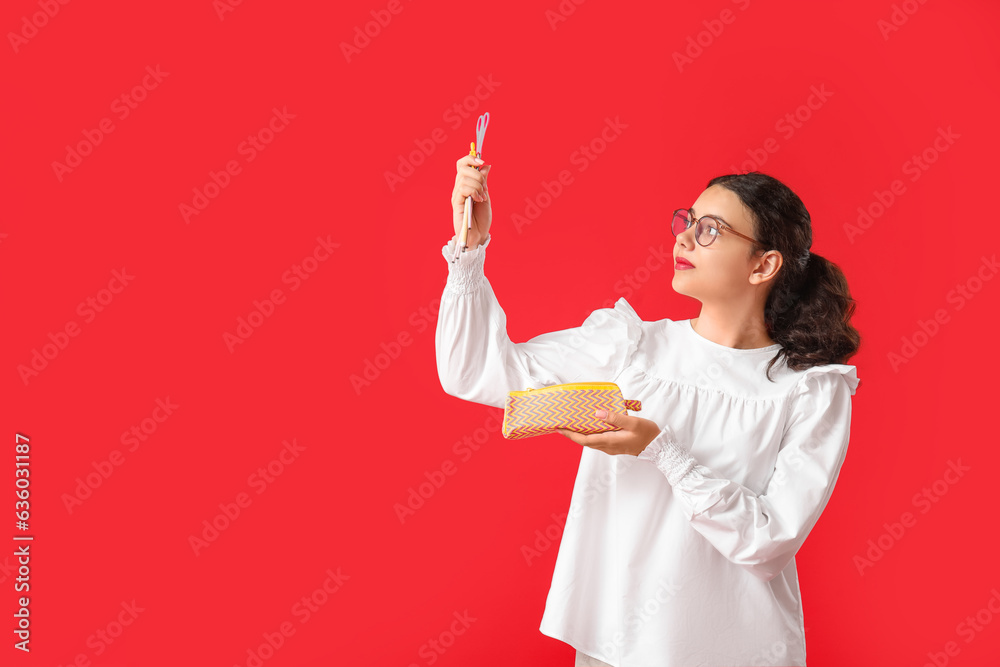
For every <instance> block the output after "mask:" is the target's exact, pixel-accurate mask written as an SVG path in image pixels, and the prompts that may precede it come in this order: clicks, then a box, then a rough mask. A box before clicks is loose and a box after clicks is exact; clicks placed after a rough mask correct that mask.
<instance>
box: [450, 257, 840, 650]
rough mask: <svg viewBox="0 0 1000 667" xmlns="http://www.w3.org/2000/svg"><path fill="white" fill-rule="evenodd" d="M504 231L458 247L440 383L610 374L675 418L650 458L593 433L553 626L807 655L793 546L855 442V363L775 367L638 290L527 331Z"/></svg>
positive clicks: (484, 387) (495, 386)
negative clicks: (498, 257)
mask: <svg viewBox="0 0 1000 667" xmlns="http://www.w3.org/2000/svg"><path fill="white" fill-rule="evenodd" d="M491 241H492V237H488V238H487V240H486V242H485V243H484V244H483V245H481V246H479V247H477V248H474V249H469V250H468V251H466V252H464V253H462V255H461V256H460V259H459V260H458V262H456V263H454V264H452V263H451V262H450V261H449V262H448V267H449V269H448V280H447V283H446V285H445V288H444V292H443V294H442V297H441V305H440V309H439V312H438V323H437V331H436V334H435V348H436V357H437V369H438V375H439V378H440V381H441V386H442V388H443V389H444V391H445V392H446V393H448V394H450V395H452V396H456V397H458V398H461V399H465V400H467V401H473V402H476V403H481V404H484V405H489V406H493V407H498V408H503V407H504V405H505V402H506V397H507V392H509V391H512V390H523V389H527V388H528V387H533V388H539V387H544V386H548V385H552V384H561V383H565V382H584V381H612V382H615V383H617V384H618V386H619V387H621V390H622V393H623V395H624V397H625V398H626V399H637V400H640V401H642V410H641V411H640V412H637V413H635V414H636V416H639V417H643V418H645V419H650V420H652V421H654V422H656V424H657V425H658V426H660V428H661V429H662V432H661V433H660V435H658V436H657V437H656V438H655V439H654V440H653V441H652V442H651V443H650V444H649V445H648V446H647V447H646V449H645V450H644V451H643V452H642V453H641V454H640V455H639V456H638V457H634V456H629V455H618V456H612V455H608V454H605V453H604V452H601V451H598V450H595V449H592V448H589V447H583V448H582V454H581V458H580V467H579V470H578V472H577V477H576V483H575V486H574V488H573V493H572V497H571V500H570V509H569V513H568V516H567V518H566V524H565V526H564V529H563V536H562V541H561V543H560V545H559V552H558V555H557V557H556V564H555V571H554V572H553V575H552V584H551V586H550V589H549V593H548V598H547V600H546V604H545V611H544V613H543V615H542V621H541V625H540V628H539V629H540V631H541V632H542V633H543V634H545V635H547V636H549V637H553V638H555V639H559V640H561V641H563V642H566V643H567V644H570V645H572V646H573V647H574V648H576V649H577V650H578V651H580V652H582V653H584V654H586V655H588V656H592V657H595V658H598V659H599V660H602V661H604V662H607V663H610V664H611V665H614V666H615V667H672V666H674V665H684V666H691V665H713V666H723V665H805V664H806V652H805V637H804V626H803V615H802V603H801V599H800V595H799V584H798V577H797V574H796V568H795V553H796V552H797V551H798V549H799V547H800V546H802V543H803V542H804V541H805V539H806V536H807V535H808V534H809V531H810V530H811V529H812V527H813V525H814V524H815V523H816V521H817V520H818V519H819V516H820V514H821V513H822V511H823V508H824V507H825V506H826V503H827V501H828V500H829V498H830V494H831V493H832V492H833V488H834V484H835V483H836V481H837V476H838V474H839V472H840V467H841V464H842V463H843V461H844V456H845V455H846V453H847V443H848V439H849V437H850V422H851V396H853V395H854V393H855V389H856V388H857V385H858V383H859V380H858V378H857V372H856V371H857V369H856V367H855V366H851V365H845V364H826V365H822V366H814V367H812V368H809V369H807V370H805V371H792V370H789V369H788V367H787V366H786V365H785V363H784V359H782V361H781V362H776V363H775V365H774V366H773V367H772V369H771V377H772V378H773V380H774V382H771V381H769V380H767V379H766V377H765V375H764V371H765V368H766V366H767V363H768V362H769V361H770V359H771V358H772V357H773V356H774V355H775V353H776V352H777V351H778V350H779V349H780V345H777V344H776V345H771V346H768V347H763V348H757V349H751V350H740V349H734V348H730V347H727V346H724V345H720V344H718V343H714V342H712V341H710V340H708V339H707V338H704V337H702V336H701V335H700V334H698V333H697V332H696V331H695V330H694V329H693V328H692V327H691V321H690V320H679V321H674V320H670V319H662V320H658V321H655V322H645V321H643V320H642V319H640V318H639V316H638V315H637V314H636V312H635V311H634V310H633V309H632V307H631V306H630V305H629V304H628V302H627V301H626V300H625V299H624V298H621V299H619V300H618V302H617V303H616V304H615V305H614V307H613V308H600V309H597V310H595V311H594V312H593V313H592V314H591V315H590V316H589V317H587V318H586V320H585V321H584V323H583V325H582V326H580V327H577V328H574V329H567V330H564V331H555V332H551V333H545V334H541V335H539V336H536V337H534V338H532V339H531V340H529V341H527V342H524V343H513V342H511V340H510V338H509V337H508V335H507V319H506V315H505V313H504V311H503V309H502V308H501V307H500V304H499V303H498V302H497V298H496V295H495V294H494V292H493V288H492V286H491V285H490V283H489V281H488V280H487V279H486V277H485V275H484V273H483V265H484V261H485V255H486V248H487V247H488V246H489V244H490V242H491ZM453 250H454V240H452V241H450V242H449V243H448V244H447V245H446V246H444V247H443V248H442V255H443V256H444V257H445V259H446V260H450V258H451V256H452V252H453Z"/></svg>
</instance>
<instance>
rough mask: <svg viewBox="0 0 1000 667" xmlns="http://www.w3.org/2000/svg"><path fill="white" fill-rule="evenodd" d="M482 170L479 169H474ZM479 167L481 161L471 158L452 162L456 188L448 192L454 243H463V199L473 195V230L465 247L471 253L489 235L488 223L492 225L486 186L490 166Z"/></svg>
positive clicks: (468, 156)
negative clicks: (453, 225) (453, 224)
mask: <svg viewBox="0 0 1000 667" xmlns="http://www.w3.org/2000/svg"><path fill="white" fill-rule="evenodd" d="M477 166H479V167H481V170H479V169H476V167H477ZM492 166H493V165H491V164H488V165H486V166H485V167H482V162H481V161H479V162H477V161H476V158H475V157H473V156H472V155H464V156H462V159H460V160H459V161H458V162H456V163H455V170H456V171H457V173H456V174H455V189H454V190H452V192H451V209H452V217H453V219H454V223H455V242H456V243H459V242H461V240H462V225H463V224H465V198H466V197H468V196H469V195H472V227H471V228H470V229H469V233H468V236H467V237H466V245H467V246H468V248H469V249H470V250H472V249H474V248H476V246H478V245H480V244H481V243H483V242H484V241H485V240H486V237H487V236H488V235H489V231H490V224H491V223H492V222H493V209H492V206H491V202H490V191H489V188H488V187H487V185H486V178H487V176H489V173H490V167H492Z"/></svg>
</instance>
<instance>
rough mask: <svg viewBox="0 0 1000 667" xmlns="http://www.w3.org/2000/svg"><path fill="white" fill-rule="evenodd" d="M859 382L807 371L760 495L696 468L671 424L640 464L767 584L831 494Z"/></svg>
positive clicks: (842, 372)
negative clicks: (655, 471) (662, 478)
mask: <svg viewBox="0 0 1000 667" xmlns="http://www.w3.org/2000/svg"><path fill="white" fill-rule="evenodd" d="M858 382H859V380H858V379H857V375H856V368H855V367H854V366H849V365H845V364H826V365H823V366H814V367H812V368H809V369H807V370H806V371H804V376H803V377H801V378H800V379H799V382H798V384H797V385H796V387H795V389H793V397H792V399H793V400H794V401H795V406H794V407H793V412H792V416H791V418H790V421H789V424H788V426H787V427H786V430H785V434H784V437H783V438H782V442H781V447H780V450H779V453H778V456H777V460H776V462H775V467H774V471H773V473H772V475H771V478H770V481H769V482H768V484H767V487H766V488H765V489H764V491H763V492H762V493H760V494H758V493H755V492H754V491H752V490H751V489H748V488H747V487H745V486H743V485H741V484H738V483H736V482H734V481H731V480H728V479H723V478H722V477H721V476H719V475H718V474H716V473H714V472H713V471H712V470H710V469H708V468H706V467H705V466H703V465H700V464H699V463H698V462H697V461H696V460H695V459H694V458H692V457H691V456H690V455H689V454H688V452H687V451H686V449H685V448H684V446H683V445H682V444H681V443H680V442H678V441H677V439H676V437H675V434H674V432H673V431H672V430H671V429H670V427H669V426H664V427H663V430H662V431H661V432H660V434H659V435H658V436H657V437H656V438H654V439H653V441H652V442H650V444H649V445H648V446H647V447H646V449H645V450H643V451H642V453H640V454H639V458H641V459H645V460H648V461H650V462H652V463H653V464H654V465H656V467H657V468H659V469H660V471H661V472H663V474H664V475H666V477H667V480H668V481H669V482H670V484H671V486H672V487H673V490H674V495H675V497H676V498H678V499H679V501H680V502H681V504H682V506H683V507H684V512H685V514H686V516H687V518H688V519H689V520H690V522H691V525H692V526H693V527H694V528H695V530H697V531H698V532H699V533H701V534H702V535H704V536H705V538H707V539H708V541H709V542H711V543H712V545H713V546H714V547H715V548H716V549H718V550H719V552H721V553H722V554H723V555H724V556H725V557H726V558H728V559H729V560H730V561H731V562H733V563H735V564H737V565H740V566H742V567H744V568H746V569H747V570H749V571H750V572H751V573H752V574H754V575H755V576H757V577H759V578H760V579H762V580H764V581H770V580H771V579H773V578H774V577H776V576H777V575H778V574H779V573H780V572H781V571H782V570H783V569H784V568H785V567H786V566H787V565H788V563H789V562H791V560H792V557H794V556H795V553H796V552H797V551H798V550H799V547H801V546H802V543H803V542H805V539H806V536H807V535H808V534H809V531H811V530H812V528H813V526H814V525H815V524H816V521H817V520H818V519H819V517H820V514H821V513H822V512H823V509H824V508H825V507H826V504H827V501H828V500H829V499H830V495H831V494H832V493H833V487H834V485H835V484H836V481H837V477H838V475H839V474H840V467H841V465H842V464H843V462H844V457H845V456H846V454H847V443H848V440H849V438H850V428H851V396H853V395H854V393H855V389H856V388H857V385H858Z"/></svg>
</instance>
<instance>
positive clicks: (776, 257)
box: [750, 250, 784, 285]
mask: <svg viewBox="0 0 1000 667" xmlns="http://www.w3.org/2000/svg"><path fill="white" fill-rule="evenodd" d="M783 263H784V258H783V257H782V256H781V253H780V252H778V251H777V250H768V251H767V252H765V253H764V254H763V255H761V256H760V258H758V260H757V263H756V264H755V265H754V268H753V271H752V272H751V273H750V282H751V284H754V285H759V284H762V283H766V282H767V281H769V280H773V279H774V277H775V276H777V275H778V270H779V269H781V265H782V264H783Z"/></svg>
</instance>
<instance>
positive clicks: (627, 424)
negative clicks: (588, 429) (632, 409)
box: [557, 410, 662, 456]
mask: <svg viewBox="0 0 1000 667" xmlns="http://www.w3.org/2000/svg"><path fill="white" fill-rule="evenodd" d="M602 412H604V411H603V410H598V411H596V415H597V417H598V418H599V419H603V421H605V422H607V423H608V424H611V425H612V426H618V427H620V428H621V430H620V431H606V432H604V433H589V434H585V433H577V432H576V431H568V430H566V429H564V428H560V429H557V430H558V431H559V432H560V433H562V434H563V435H565V436H566V437H567V438H569V439H570V440H572V441H573V442H575V443H576V444H578V445H584V446H585V447H593V448H594V449H598V450H600V451H602V452H604V453H605V454H610V455H614V454H629V455H631V456H638V455H639V454H641V453H642V450H644V449H646V445H648V444H649V443H651V442H652V441H653V439H654V438H656V436H658V435H659V434H660V431H661V430H662V429H661V428H660V427H659V425H658V424H657V423H656V422H654V421H652V420H649V419H643V418H642V417H635V416H632V415H626V414H622V413H621V412H609V413H607V416H606V417H603V418H602V417H601V416H600V414H601V413H602Z"/></svg>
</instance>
